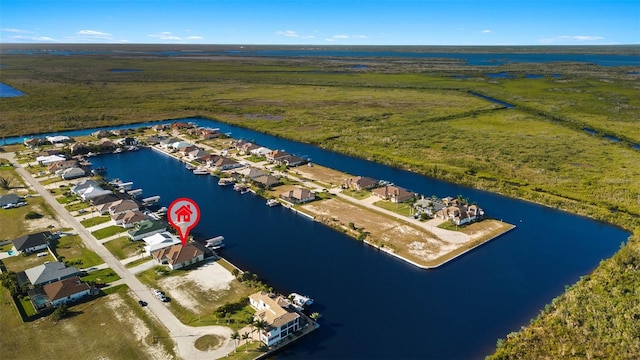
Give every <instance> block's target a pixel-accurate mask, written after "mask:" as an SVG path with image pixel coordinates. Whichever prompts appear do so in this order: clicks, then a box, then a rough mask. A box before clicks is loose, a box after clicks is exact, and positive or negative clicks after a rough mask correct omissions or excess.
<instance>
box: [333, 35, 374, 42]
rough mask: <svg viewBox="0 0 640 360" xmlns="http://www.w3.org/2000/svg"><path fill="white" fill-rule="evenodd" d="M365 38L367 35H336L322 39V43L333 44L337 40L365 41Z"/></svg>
mask: <svg viewBox="0 0 640 360" xmlns="http://www.w3.org/2000/svg"><path fill="white" fill-rule="evenodd" d="M367 38H368V36H367V35H347V34H337V35H333V36H332V37H330V38H326V39H324V41H328V42H334V41H339V40H344V39H367Z"/></svg>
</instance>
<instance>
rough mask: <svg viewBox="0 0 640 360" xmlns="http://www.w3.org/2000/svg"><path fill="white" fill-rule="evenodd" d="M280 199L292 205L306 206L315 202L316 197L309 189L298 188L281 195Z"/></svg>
mask: <svg viewBox="0 0 640 360" xmlns="http://www.w3.org/2000/svg"><path fill="white" fill-rule="evenodd" d="M280 198H281V199H282V200H284V201H287V202H290V203H292V204H304V203H306V202H309V201H313V200H315V198H316V195H315V194H314V193H313V192H311V190H309V189H305V188H303V187H298V188H295V189H293V190H289V191H287V192H284V193H282V194H280Z"/></svg>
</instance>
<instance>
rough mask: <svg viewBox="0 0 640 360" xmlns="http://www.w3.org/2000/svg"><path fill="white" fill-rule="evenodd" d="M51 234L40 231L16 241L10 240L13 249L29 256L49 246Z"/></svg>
mask: <svg viewBox="0 0 640 360" xmlns="http://www.w3.org/2000/svg"><path fill="white" fill-rule="evenodd" d="M50 239H51V232H49V231H41V232H38V233H33V234H29V235H25V236H21V237H19V238H17V239H13V240H11V242H13V248H14V249H15V250H16V251H18V252H20V253H22V254H31V253H34V252H36V251H39V250H44V249H46V248H47V247H48V246H49V240H50Z"/></svg>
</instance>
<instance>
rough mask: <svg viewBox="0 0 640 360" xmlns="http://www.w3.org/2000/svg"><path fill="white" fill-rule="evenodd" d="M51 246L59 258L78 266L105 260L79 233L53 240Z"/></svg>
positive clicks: (98, 263) (87, 265) (84, 266)
mask: <svg viewBox="0 0 640 360" xmlns="http://www.w3.org/2000/svg"><path fill="white" fill-rule="evenodd" d="M50 246H51V247H52V249H53V250H54V251H55V252H56V253H57V254H58V259H62V260H61V261H67V262H69V263H71V264H74V265H75V266H76V267H78V268H88V267H91V266H96V265H100V264H102V263H103V262H104V261H103V260H102V258H101V257H100V256H98V254H96V253H95V252H93V251H92V250H90V249H88V248H87V246H86V245H85V244H84V242H83V241H82V239H81V238H80V236H78V235H67V236H62V237H61V238H60V239H59V240H57V241H53V242H51V244H50Z"/></svg>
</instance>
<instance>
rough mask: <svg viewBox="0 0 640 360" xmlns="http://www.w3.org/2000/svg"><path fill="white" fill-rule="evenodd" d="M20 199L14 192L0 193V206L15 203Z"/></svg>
mask: <svg viewBox="0 0 640 360" xmlns="http://www.w3.org/2000/svg"><path fill="white" fill-rule="evenodd" d="M19 201H20V197H19V196H18V195H16V194H7V195H0V206H5V205H8V204H15V203H17V202H19Z"/></svg>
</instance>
